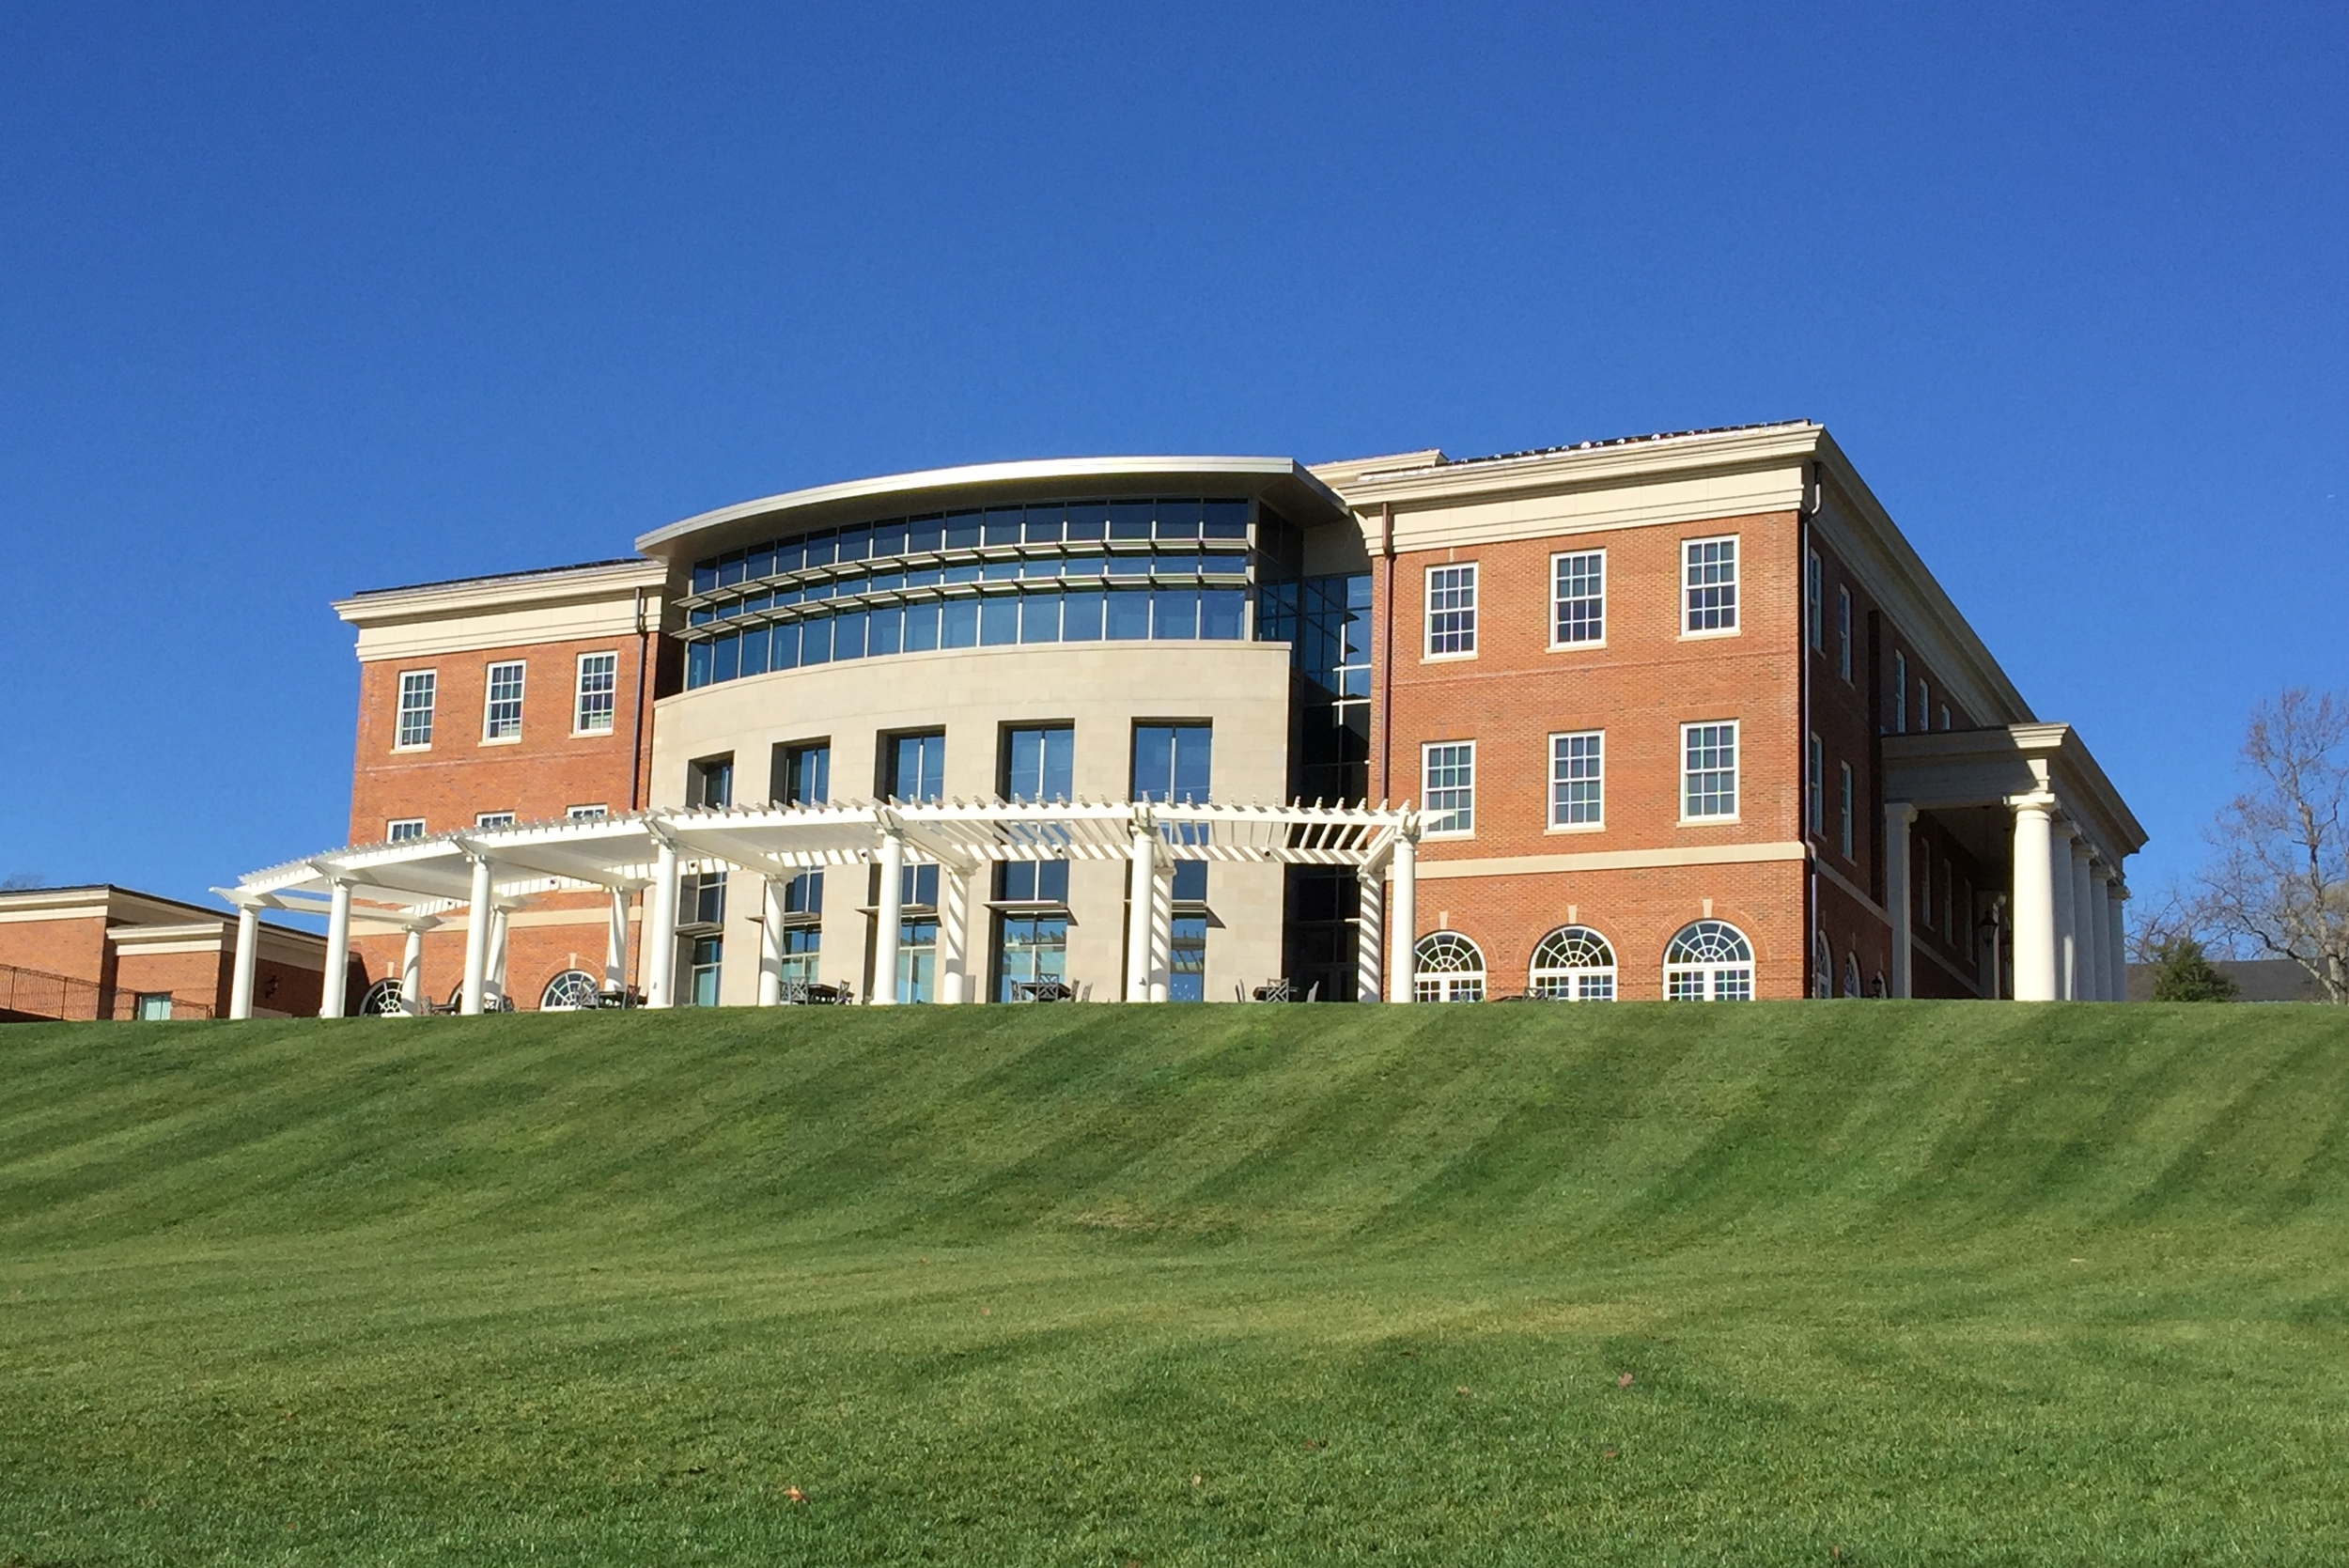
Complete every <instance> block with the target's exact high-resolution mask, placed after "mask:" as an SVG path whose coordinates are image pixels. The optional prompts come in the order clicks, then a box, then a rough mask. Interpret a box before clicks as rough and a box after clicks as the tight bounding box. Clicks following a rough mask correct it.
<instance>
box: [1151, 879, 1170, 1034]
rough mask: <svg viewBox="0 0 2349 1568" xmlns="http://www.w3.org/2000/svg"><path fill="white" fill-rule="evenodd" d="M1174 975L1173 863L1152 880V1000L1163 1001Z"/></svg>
mask: <svg viewBox="0 0 2349 1568" xmlns="http://www.w3.org/2000/svg"><path fill="white" fill-rule="evenodd" d="M1174 973H1175V862H1172V861H1169V862H1166V863H1165V864H1164V865H1162V866H1159V867H1158V868H1157V869H1156V870H1155V871H1153V872H1152V873H1151V876H1150V1000H1151V1001H1165V1000H1166V997H1167V991H1168V988H1169V986H1170V984H1171V982H1172V981H1173V979H1174Z"/></svg>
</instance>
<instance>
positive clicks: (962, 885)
mask: <svg viewBox="0 0 2349 1568" xmlns="http://www.w3.org/2000/svg"><path fill="white" fill-rule="evenodd" d="M938 899H939V904H938V1000H939V1001H941V1002H946V1003H953V1002H962V1001H970V1000H971V999H972V986H971V962H970V959H969V958H968V957H966V956H965V955H967V954H968V953H969V952H970V950H971V873H970V872H969V871H967V870H963V869H961V868H959V867H957V866H951V865H948V866H941V867H939V875H938Z"/></svg>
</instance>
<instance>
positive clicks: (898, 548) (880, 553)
mask: <svg viewBox="0 0 2349 1568" xmlns="http://www.w3.org/2000/svg"><path fill="white" fill-rule="evenodd" d="M905 552H906V524H905V519H903V518H896V519H893V520H890V521H888V522H877V523H875V524H873V559H874V560H876V561H879V560H881V559H883V558H884V557H887V556H891V555H903V554H904V553H905Z"/></svg>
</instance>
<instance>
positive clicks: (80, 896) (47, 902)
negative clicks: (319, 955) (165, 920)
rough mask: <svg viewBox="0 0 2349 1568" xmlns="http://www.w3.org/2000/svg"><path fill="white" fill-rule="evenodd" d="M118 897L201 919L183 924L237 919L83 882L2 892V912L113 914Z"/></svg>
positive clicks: (274, 928) (298, 934) (290, 929)
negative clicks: (97, 909)
mask: <svg viewBox="0 0 2349 1568" xmlns="http://www.w3.org/2000/svg"><path fill="white" fill-rule="evenodd" d="M118 898H121V899H135V900H137V901H138V902H140V903H142V904H154V905H161V906H163V908H166V909H178V910H185V911H186V912H187V913H189V914H191V915H194V916H196V917H198V920H197V921H196V922H194V923H186V922H183V923H180V924H206V925H210V926H218V925H220V924H224V923H225V921H226V920H228V919H233V918H234V916H226V917H224V916H223V915H222V914H221V912H220V911H219V910H218V909H215V908H207V907H206V906H204V905H202V904H191V903H189V902H188V901H187V900H186V899H184V898H170V897H166V896H165V895H164V894H163V893H142V892H140V891H139V890H138V889H136V888H126V887H123V886H122V885H121V884H120V883H117V882H82V883H77V884H75V885H74V886H72V887H66V888H12V889H8V890H7V891H5V892H0V913H25V912H38V911H39V910H41V909H44V908H54V909H70V908H75V907H77V906H81V905H87V904H102V905H103V906H104V907H105V908H106V910H107V912H108V914H109V915H111V914H112V912H113V907H114V903H115V900H117V899H118ZM261 927H262V929H263V930H265V931H269V932H273V933H275V934H276V935H278V936H283V937H294V938H298V939H302V940H304V941H318V942H323V941H324V940H325V938H323V937H321V936H319V934H318V933H317V932H315V931H305V930H303V929H302V927H300V926H298V925H280V924H277V923H275V922H274V921H266V920H265V921H263V922H262V923H261ZM143 929H147V927H146V926H144V925H142V924H139V923H135V922H124V923H123V924H120V925H114V926H109V927H108V930H109V931H110V932H112V931H117V930H143Z"/></svg>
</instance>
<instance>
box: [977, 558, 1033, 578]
mask: <svg viewBox="0 0 2349 1568" xmlns="http://www.w3.org/2000/svg"><path fill="white" fill-rule="evenodd" d="M1023 565H1025V563H1024V562H1019V561H989V562H988V563H986V564H985V565H983V566H982V567H979V577H980V579H981V580H982V581H984V582H1018V581H1019V568H1020V567H1021V566H1023Z"/></svg>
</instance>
